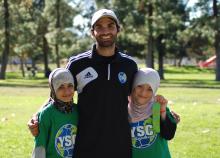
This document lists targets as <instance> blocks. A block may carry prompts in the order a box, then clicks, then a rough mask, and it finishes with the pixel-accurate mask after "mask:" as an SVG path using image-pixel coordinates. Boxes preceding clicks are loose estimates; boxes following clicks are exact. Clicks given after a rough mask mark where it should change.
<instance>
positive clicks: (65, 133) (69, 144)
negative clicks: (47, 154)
mask: <svg viewBox="0 0 220 158" xmlns="http://www.w3.org/2000/svg"><path fill="white" fill-rule="evenodd" d="M76 132H77V127H76V126H74V125H72V124H66V125H64V126H62V127H61V128H60V129H59V130H58V131H57V134H56V136H55V148H56V151H57V153H58V154H59V155H60V156H61V157H65V158H71V157H72V156H73V149H74V145H75V137H76Z"/></svg>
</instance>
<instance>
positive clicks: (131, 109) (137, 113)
mask: <svg viewBox="0 0 220 158" xmlns="http://www.w3.org/2000/svg"><path fill="white" fill-rule="evenodd" d="M142 84H149V85H150V86H151V88H152V91H153V97H152V99H151V101H150V102H148V103H147V104H145V105H141V106H140V105H139V106H138V105H136V104H135V103H134V102H133V101H132V100H130V102H129V104H128V113H129V119H130V121H131V122H137V121H140V120H143V119H146V118H148V117H150V116H151V115H152V105H153V103H154V96H155V95H156V92H157V89H158V87H159V86H160V76H159V74H158V72H157V71H155V70H154V69H152V68H142V69H140V70H138V72H137V73H136V74H135V77H134V82H133V89H134V88H135V87H137V86H138V85H142Z"/></svg>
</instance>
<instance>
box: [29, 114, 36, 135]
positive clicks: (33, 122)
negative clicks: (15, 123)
mask: <svg viewBox="0 0 220 158" xmlns="http://www.w3.org/2000/svg"><path fill="white" fill-rule="evenodd" d="M27 125H28V128H29V130H30V132H31V134H32V135H33V136H35V137H36V136H37V135H38V133H39V130H38V118H37V115H34V116H33V117H32V118H31V119H30V120H29V121H28V123H27Z"/></svg>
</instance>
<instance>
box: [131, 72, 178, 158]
mask: <svg viewBox="0 0 220 158" xmlns="http://www.w3.org/2000/svg"><path fill="white" fill-rule="evenodd" d="M159 85H160V77H159V74H158V73H157V71H155V70H154V69H151V68H145V69H140V70H139V71H138V72H137V73H136V75H135V78H134V82H133V90H132V94H131V96H130V101H129V105H128V113H129V121H130V125H131V136H132V154H133V156H132V157H133V158H170V157H171V156H170V152H169V148H168V144H167V140H170V139H172V138H173V137H174V135H175V131H176V123H177V121H176V120H175V118H174V117H173V116H172V114H171V112H170V110H169V108H168V107H167V100H166V99H165V98H164V97H163V96H159V95H158V96H156V92H157V89H158V88H159ZM158 102H159V103H160V104H159V103H158ZM176 116H178V115H175V117H176Z"/></svg>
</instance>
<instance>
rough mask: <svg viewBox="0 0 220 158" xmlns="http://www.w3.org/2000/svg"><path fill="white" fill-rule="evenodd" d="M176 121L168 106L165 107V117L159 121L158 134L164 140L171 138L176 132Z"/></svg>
mask: <svg viewBox="0 0 220 158" xmlns="http://www.w3.org/2000/svg"><path fill="white" fill-rule="evenodd" d="M176 127H177V125H176V121H175V119H174V118H173V116H172V114H171V112H170V110H169V108H166V119H165V120H161V121H160V135H161V137H162V138H164V139H166V140H171V139H173V137H174V135H175V133H176Z"/></svg>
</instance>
